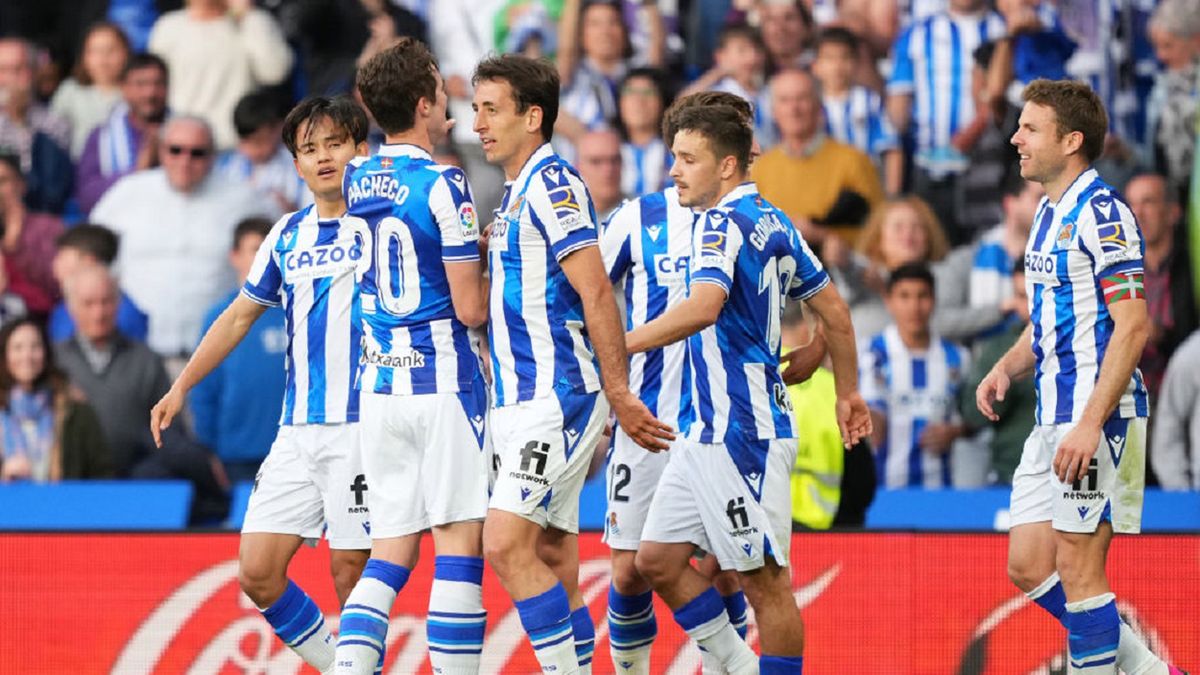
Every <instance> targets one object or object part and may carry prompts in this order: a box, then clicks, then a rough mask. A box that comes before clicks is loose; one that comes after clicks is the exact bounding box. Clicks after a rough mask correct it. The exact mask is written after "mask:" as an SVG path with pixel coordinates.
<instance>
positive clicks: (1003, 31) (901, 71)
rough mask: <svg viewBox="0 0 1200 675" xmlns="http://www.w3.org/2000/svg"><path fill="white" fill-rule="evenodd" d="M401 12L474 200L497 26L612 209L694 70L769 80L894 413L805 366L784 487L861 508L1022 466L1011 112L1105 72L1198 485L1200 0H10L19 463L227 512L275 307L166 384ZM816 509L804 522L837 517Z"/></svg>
mask: <svg viewBox="0 0 1200 675" xmlns="http://www.w3.org/2000/svg"><path fill="white" fill-rule="evenodd" d="M404 35H411V36H415V37H418V38H420V39H423V40H426V41H427V42H428V43H429V44H430V45H431V47H432V49H433V51H434V52H435V54H436V55H437V57H438V59H439V62H440V68H441V71H442V73H443V75H444V77H445V87H446V91H447V94H448V96H449V109H450V114H451V116H453V117H455V118H456V119H457V121H458V122H457V125H456V126H455V127H454V129H453V132H452V134H451V138H450V139H449V140H448V142H447V143H446V144H445V145H444V146H442V147H439V148H438V149H437V153H436V155H437V157H438V160H439V161H442V162H445V163H453V164H457V165H459V166H461V167H463V168H464V170H465V171H466V173H467V175H468V177H469V179H470V181H471V183H472V187H473V192H474V195H475V197H476V199H477V204H476V206H477V209H478V211H479V212H480V213H484V214H487V213H490V212H492V211H493V210H494V209H495V208H496V206H497V205H498V204H499V201H500V198H501V195H502V193H503V190H504V177H503V174H502V172H501V171H500V169H498V168H497V167H495V166H491V165H489V164H487V163H486V161H485V160H484V154H483V151H482V148H481V145H480V142H479V139H478V138H477V137H476V135H475V134H474V133H473V132H472V129H471V126H472V124H471V121H472V117H473V114H472V111H471V105H470V102H471V96H472V86H471V74H472V71H473V69H474V66H475V64H476V63H477V62H478V61H479V60H480V59H482V58H483V57H484V56H486V55H488V54H490V53H494V52H506V51H507V52H520V53H524V54H528V55H534V56H543V57H546V58H550V59H553V60H554V62H555V63H556V64H557V68H558V72H559V76H560V78H561V81H562V98H561V109H560V113H559V116H558V121H557V124H556V126H555V137H554V145H555V148H556V149H557V150H558V151H559V152H560V153H561V154H562V155H563V156H565V157H567V158H568V159H569V160H570V161H572V162H573V163H574V164H575V165H576V166H577V167H578V169H579V171H580V173H581V175H582V176H583V178H584V180H585V182H586V183H587V185H588V187H589V190H590V192H591V195H592V197H593V199H594V201H595V205H596V210H597V213H598V215H599V216H600V218H601V219H604V218H606V217H607V215H608V214H609V213H611V212H612V211H613V210H614V209H615V208H616V207H617V206H619V205H620V204H621V202H622V201H623V200H624V199H628V198H631V197H636V196H639V195H643V194H648V193H650V192H654V191H657V190H661V189H663V188H665V187H668V186H670V184H671V180H670V177H669V175H668V171H669V169H670V166H671V163H672V156H671V153H670V151H669V148H668V146H667V144H666V143H664V141H663V139H662V138H661V137H660V131H659V129H660V125H661V117H662V114H663V111H664V109H665V108H666V106H667V105H668V104H669V103H670V101H671V100H672V99H673V98H674V97H675V96H677V95H679V94H681V93H686V92H691V91H700V90H705V89H711V90H721V91H727V92H733V93H736V94H738V95H741V96H743V97H745V98H746V99H747V100H749V101H751V102H752V103H753V104H754V110H755V118H754V126H755V133H756V146H757V147H756V153H757V155H756V160H755V162H754V165H753V167H752V173H751V175H752V177H753V179H754V180H755V181H756V182H757V183H758V185H759V187H760V190H761V192H762V194H763V196H764V197H765V198H766V199H768V200H770V201H771V202H772V203H774V204H776V205H777V206H779V207H780V208H781V209H782V210H783V211H784V212H785V213H786V214H787V215H788V217H789V218H790V219H791V221H792V223H793V224H794V225H795V226H796V227H797V228H798V229H799V230H800V232H801V233H802V234H803V235H804V237H805V240H806V241H807V243H808V244H809V246H810V247H812V248H813V250H814V251H815V252H817V254H818V255H819V256H820V257H821V259H822V260H823V262H824V264H825V265H826V267H828V268H829V269H830V270H831V272H832V274H833V277H834V279H835V281H836V283H837V284H838V287H839V289H840V290H841V292H842V294H843V295H844V296H845V297H846V298H847V300H848V302H849V303H850V306H851V309H852V315H853V320H854V325H855V329H856V332H857V339H858V345H859V348H860V352H861V354H862V357H861V359H860V365H861V386H862V390H863V392H864V393H869V396H868V398H869V399H870V404H871V406H872V408H873V411H874V413H875V415H876V417H877V419H876V425H875V429H876V433H875V437H874V438H873V439H872V443H871V447H870V448H869V449H868V448H866V447H863V448H861V449H856V451H855V452H857V453H858V454H857V455H854V452H852V453H851V454H850V455H846V456H843V455H842V450H841V448H840V445H839V443H838V441H837V434H836V426H833V427H831V426H830V425H829V424H828V421H825V422H823V421H822V420H823V419H824V416H822V415H819V414H815V413H814V411H816V410H824V408H823V407H822V406H826V407H828V408H829V410H832V401H833V390H832V384H831V379H830V377H829V374H828V372H827V371H824V370H818V371H817V375H816V376H814V379H813V380H812V381H810V382H808V383H805V384H804V385H797V387H795V388H793V392H792V395H793V398H794V400H795V401H796V402H797V405H796V410H797V414H798V416H799V418H800V435H801V443H802V446H804V448H806V450H805V451H803V452H801V453H800V459H799V460H798V464H797V467H796V473H795V479H796V482H795V485H796V486H797V489H798V490H801V489H803V490H804V491H806V492H813V493H814V494H815V493H819V492H820V491H821V490H825V491H826V493H825V494H824V497H823V498H824V499H826V500H827V501H830V502H832V503H834V504H836V503H837V502H838V500H839V494H838V488H839V486H838V485H837V484H836V483H837V480H839V479H838V478H837V477H838V476H841V480H842V481H843V483H844V484H845V485H846V486H849V485H851V483H852V484H853V486H854V487H852V488H851V487H846V488H845V490H844V491H843V492H844V494H841V495H840V499H841V500H842V502H843V504H844V506H845V507H846V508H844V509H843V510H844V511H854V512H858V513H861V509H862V508H865V506H864V504H863V500H862V499H861V496H862V492H863V491H868V492H869V490H871V489H873V488H872V487H871V486H872V485H874V484H876V483H877V484H878V485H879V486H880V487H885V488H895V487H924V488H940V487H979V486H985V485H1004V484H1007V483H1008V482H1010V480H1011V476H1012V473H1013V470H1014V468H1015V466H1016V464H1017V461H1018V458H1019V456H1020V453H1021V446H1022V444H1023V442H1024V439H1025V437H1026V436H1027V434H1028V431H1029V429H1030V428H1031V427H1032V425H1033V414H1032V411H1033V407H1034V405H1035V400H1034V393H1033V389H1032V385H1031V384H1030V383H1029V382H1023V383H1020V384H1018V385H1017V386H1016V387H1015V388H1014V389H1013V391H1011V392H1010V394H1009V395H1008V397H1007V398H1006V399H1005V400H1004V401H1003V402H1002V403H1001V404H999V405H998V407H997V410H998V412H999V414H1000V421H998V422H995V423H992V422H989V421H987V420H985V419H984V418H983V417H982V416H981V415H979V413H978V411H976V410H975V409H974V395H973V392H974V388H975V386H976V385H977V384H978V382H979V381H980V379H981V378H982V377H983V376H984V374H986V372H987V371H988V369H989V368H990V367H991V365H992V364H993V363H994V362H995V361H996V360H997V359H998V358H999V356H1000V355H1001V354H1002V353H1003V352H1004V350H1005V349H1006V348H1007V347H1008V346H1009V345H1011V344H1012V342H1013V341H1014V339H1015V338H1016V336H1017V335H1019V334H1020V332H1021V329H1022V328H1023V327H1024V325H1025V324H1026V323H1027V322H1028V321H1029V311H1028V307H1027V303H1026V296H1025V286H1024V279H1023V277H1024V274H1023V251H1024V248H1025V244H1026V238H1027V237H1028V235H1029V231H1030V229H1031V226H1032V225H1033V220H1034V218H1035V216H1036V214H1037V212H1038V204H1039V202H1040V200H1041V199H1042V197H1043V193H1042V191H1041V188H1040V187H1039V186H1037V185H1035V184H1031V183H1027V182H1026V181H1024V180H1022V179H1021V178H1020V175H1019V171H1018V169H1017V164H1016V160H1017V156H1016V153H1015V150H1014V149H1013V148H1012V146H1011V145H1010V144H1009V143H1008V139H1009V137H1010V136H1011V135H1012V133H1013V132H1014V131H1015V129H1016V125H1017V118H1018V115H1019V113H1020V106H1021V90H1022V87H1023V85H1024V84H1026V83H1028V82H1030V81H1032V80H1034V79H1037V78H1043V77H1045V78H1075V79H1079V80H1083V81H1086V82H1088V83H1089V84H1090V85H1091V86H1092V87H1093V89H1095V90H1096V91H1097V92H1098V93H1099V94H1100V96H1101V97H1102V99H1103V100H1104V102H1105V104H1106V107H1107V110H1108V113H1109V135H1108V138H1107V140H1106V142H1105V152H1104V155H1103V157H1102V158H1101V159H1100V160H1099V161H1098V162H1097V164H1096V168H1097V169H1098V170H1099V172H1100V174H1101V176H1102V177H1104V179H1105V180H1107V181H1108V182H1110V183H1111V184H1112V185H1113V186H1114V187H1116V188H1117V190H1118V191H1119V192H1120V193H1121V194H1123V195H1124V197H1125V198H1126V200H1127V201H1128V203H1129V204H1130V206H1131V208H1132V210H1133V212H1134V214H1135V215H1136V217H1137V219H1138V222H1139V224H1140V227H1141V230H1142V236H1143V238H1144V241H1145V285H1146V295H1147V301H1148V303H1149V308H1150V313H1151V316H1152V317H1153V320H1154V325H1155V333H1154V335H1153V337H1152V339H1151V341H1150V343H1149V344H1148V346H1147V348H1146V351H1145V354H1144V357H1143V359H1142V362H1141V371H1142V374H1143V376H1144V377H1145V381H1146V383H1147V386H1148V388H1149V391H1150V393H1151V396H1152V401H1153V405H1154V413H1153V414H1152V416H1151V426H1152V432H1151V442H1150V444H1149V459H1148V462H1147V463H1148V467H1147V468H1148V470H1147V478H1148V481H1149V482H1150V483H1151V484H1159V485H1161V486H1162V487H1164V488H1167V489H1200V422H1198V421H1197V420H1200V415H1198V414H1195V413H1197V412H1200V369H1197V368H1195V367H1194V366H1191V364H1192V363H1194V362H1195V360H1196V359H1197V358H1198V357H1200V335H1196V334H1195V331H1196V330H1197V328H1198V327H1200V316H1198V309H1197V305H1196V293H1195V288H1196V283H1195V280H1194V276H1195V273H1194V272H1193V270H1194V269H1197V268H1198V267H1200V265H1196V263H1195V261H1193V262H1191V263H1190V264H1189V255H1190V252H1191V251H1192V250H1194V249H1196V244H1197V242H1195V241H1194V237H1195V234H1196V233H1193V232H1189V228H1188V221H1187V218H1186V216H1187V213H1188V206H1189V187H1190V185H1191V184H1192V179H1193V178H1192V177H1193V169H1194V164H1195V161H1196V152H1195V149H1196V136H1197V134H1196V130H1197V114H1196V112H1197V108H1198V106H1200V79H1198V78H1200V71H1198V68H1197V64H1198V60H1200V0H1099V1H1096V0H994V1H993V0H303V1H301V0H294V1H292V0H258V1H257V2H256V1H255V0H36V1H34V0H14V1H13V2H5V3H3V4H2V6H0V36H2V37H0V224H2V227H3V231H2V235H0V251H2V253H3V255H2V257H0V319H3V320H4V322H5V323H4V327H3V329H2V330H0V349H2V350H3V352H4V353H3V358H2V359H0V442H2V448H0V457H2V458H3V463H2V465H0V467H2V471H0V477H2V479H3V480H21V479H28V480H35V481H53V480H58V479H68V478H101V477H155V476H174V477H182V478H186V479H187V480H191V481H193V483H195V485H196V486H197V489H198V491H199V492H198V494H200V495H201V496H202V497H204V498H207V499H208V500H209V502H208V506H207V507H205V508H207V509H208V510H207V511H205V510H204V509H201V511H202V513H203V514H205V515H210V516H213V517H219V512H220V507H219V502H220V498H221V496H222V495H223V494H224V493H225V491H227V490H228V488H229V485H230V482H231V481H239V480H249V479H253V477H254V474H255V470H256V468H257V465H258V463H259V462H260V461H261V459H262V458H263V457H264V456H265V454H266V452H267V449H268V448H269V446H270V443H271V441H272V439H273V437H274V432H275V426H276V422H277V419H278V408H279V400H280V399H279V396H277V395H274V394H272V393H271V392H274V391H277V390H278V391H279V392H282V387H283V376H284V372H283V369H282V368H281V366H282V365H283V357H282V354H283V351H284V348H285V346H286V340H287V337H286V333H285V331H284V317H283V315H282V313H281V312H280V311H279V310H272V312H274V313H275V314H276V315H271V316H270V317H269V320H264V321H260V322H259V323H258V324H256V326H255V328H254V333H253V335H252V337H251V339H249V340H247V341H246V342H245V343H243V344H242V346H241V347H239V350H240V351H239V352H238V353H235V354H234V356H233V357H231V359H230V360H229V361H227V362H226V363H225V364H224V365H223V366H222V368H221V369H219V370H218V371H217V372H216V373H214V375H213V376H212V377H210V378H209V380H208V381H206V382H205V383H204V385H203V386H201V387H198V388H197V389H196V391H195V393H194V395H193V399H192V401H191V404H192V409H191V411H190V419H189V420H188V423H187V424H186V425H178V428H175V429H172V430H171V433H170V435H169V437H168V439H167V442H166V444H165V447H164V449H162V450H157V449H155V448H154V447H153V446H152V443H151V442H150V439H149V433H148V429H147V419H148V412H149V410H150V407H151V406H152V404H153V403H154V402H155V401H156V400H157V399H158V398H159V396H161V395H162V393H163V392H165V391H166V389H167V387H168V386H169V384H170V378H171V377H172V375H173V374H174V373H176V372H178V369H179V368H180V367H181V366H182V363H183V362H184V361H185V360H186V357H187V356H188V355H189V353H190V352H191V350H192V349H193V348H194V347H195V346H196V344H197V342H198V340H199V338H200V336H201V334H202V331H203V330H204V329H205V327H206V326H207V325H209V324H210V323H211V322H212V321H213V319H214V317H215V313H216V312H219V311H220V309H221V308H222V307H223V306H225V305H226V304H227V303H228V302H229V301H230V299H231V298H232V297H233V294H234V293H235V292H236V289H237V288H238V285H237V284H238V282H239V280H240V279H244V278H245V275H246V273H247V269H248V266H249V264H250V261H251V260H252V259H253V255H254V251H255V249H256V248H257V246H258V244H259V243H260V242H261V241H262V240H263V238H264V237H265V234H266V232H267V231H268V230H269V228H270V226H271V224H272V223H274V221H275V219H276V218H277V217H278V216H279V215H280V214H282V213H285V212H288V211H291V210H294V209H296V208H298V207H300V206H304V205H306V204H308V203H310V202H311V200H312V196H311V195H310V194H309V193H308V191H307V189H306V188H305V186H304V184H303V183H302V182H301V181H300V180H299V179H298V177H297V175H296V172H295V170H294V168H293V165H292V157H291V156H290V154H289V153H288V151H287V149H286V148H285V147H284V146H283V144H282V143H281V140H280V128H281V126H282V119H283V116H284V115H285V114H286V112H287V110H288V109H289V107H290V106H291V105H292V104H293V103H294V102H295V101H297V100H299V99H300V98H302V97H303V96H306V95H316V94H320V95H333V94H353V93H354V78H355V70H356V68H357V66H358V65H359V64H361V63H363V62H364V61H365V60H366V59H368V58H370V56H371V55H373V54H375V53H377V52H378V51H379V50H381V49H384V48H386V47H388V46H389V45H390V44H391V43H392V42H393V41H395V40H396V39H397V38H398V37H400V36H404ZM372 139H373V142H374V143H375V144H377V143H378V142H379V141H381V140H382V134H381V132H379V131H378V130H375V131H374V132H373V134H372ZM1191 197H1192V198H1197V197H1200V195H1192V196H1191ZM1192 208H1197V207H1196V206H1192ZM785 327H786V328H787V332H786V333H787V340H785V344H789V345H792V346H796V345H798V344H803V343H804V342H807V341H808V340H809V339H820V330H819V327H814V326H813V325H810V323H809V322H808V320H807V319H805V318H804V317H803V316H801V315H799V314H791V313H789V315H788V316H787V317H785ZM814 336H815V337H814ZM1190 366H1191V367H1190ZM280 396H281V393H280ZM829 417H831V415H829ZM97 430H99V431H100V432H99V433H98V432H97ZM863 457H873V459H874V461H873V462H867V463H865V464H864V463H863V461H862V458H863ZM852 466H853V467H856V468H854V469H853V470H852V469H851V467H852ZM852 472H853V473H854V474H855V475H854V476H853V477H852V476H851V475H850V474H851V473H852ZM829 475H833V476H834V477H835V478H833V479H828V478H827V477H828V476H829ZM822 477H826V478H822ZM822 480H824V481H825V482H824V483H823V482H822ZM830 480H832V481H833V482H832V483H831V482H830ZM867 500H868V501H869V496H868V497H867ZM803 510H804V509H800V510H798V511H797V515H796V517H797V519H798V520H799V521H801V522H803V523H804V524H806V525H809V526H812V527H827V526H828V525H829V523H830V522H833V521H832V517H833V515H832V514H831V513H822V512H821V509H819V508H818V509H816V510H815V511H813V510H812V509H810V510H809V511H808V512H806V513H803V514H802V513H801V512H800V511H803ZM814 514H815V515H814ZM851 519H853V517H851ZM839 522H848V521H846V520H845V517H844V514H843V518H842V520H841V521H839Z"/></svg>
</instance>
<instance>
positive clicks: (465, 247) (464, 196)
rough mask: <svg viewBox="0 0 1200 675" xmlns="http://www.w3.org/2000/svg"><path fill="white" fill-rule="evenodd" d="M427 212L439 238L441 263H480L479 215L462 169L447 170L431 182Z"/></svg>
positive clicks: (452, 168) (451, 168)
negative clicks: (478, 261)
mask: <svg viewBox="0 0 1200 675" xmlns="http://www.w3.org/2000/svg"><path fill="white" fill-rule="evenodd" d="M429 210H430V212H431V213H432V214H433V220H434V222H435V223H437V228H438V231H439V232H440V233H441V237H442V262H471V261H475V260H479V215H478V214H477V213H476V212H475V202H474V201H473V200H472V199H471V186H470V185H469V184H468V183H467V176H466V174H464V173H463V171H462V169H459V168H457V167H450V168H448V169H446V170H444V171H442V175H441V176H440V177H439V178H438V179H437V180H435V181H434V182H433V186H432V187H431V188H430V191H429Z"/></svg>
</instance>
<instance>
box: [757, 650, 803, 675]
mask: <svg viewBox="0 0 1200 675" xmlns="http://www.w3.org/2000/svg"><path fill="white" fill-rule="evenodd" d="M758 672H759V675H800V673H803V672H804V657H803V656H768V655H766V654H763V655H762V657H761V658H759V659H758Z"/></svg>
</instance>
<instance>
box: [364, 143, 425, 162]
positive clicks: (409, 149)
mask: <svg viewBox="0 0 1200 675" xmlns="http://www.w3.org/2000/svg"><path fill="white" fill-rule="evenodd" d="M375 154H377V155H379V156H381V157H413V158H416V159H429V160H432V159H433V158H432V157H430V155H429V153H428V152H426V150H425V148H422V147H420V146H418V145H413V144H412V143H392V144H388V143H384V144H383V145H381V146H379V152H377V153H375Z"/></svg>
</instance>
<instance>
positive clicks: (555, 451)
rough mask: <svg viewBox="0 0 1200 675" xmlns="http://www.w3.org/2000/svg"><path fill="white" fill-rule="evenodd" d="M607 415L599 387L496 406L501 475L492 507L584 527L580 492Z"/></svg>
mask: <svg viewBox="0 0 1200 675" xmlns="http://www.w3.org/2000/svg"><path fill="white" fill-rule="evenodd" d="M607 420H608V400H607V399H605V398H604V396H603V395H602V394H600V393H599V392H594V393H590V394H589V393H578V394H576V393H566V394H561V395H558V396H547V397H544V398H538V399H534V400H532V401H522V402H520V403H516V404H513V405H507V406H504V407H502V408H493V409H492V414H491V417H490V419H489V421H488V422H489V425H490V427H491V430H492V445H493V447H494V448H495V453H496V462H497V467H498V468H497V474H496V481H495V485H494V486H493V488H492V500H491V504H490V505H489V507H490V508H493V509H498V510H500V511H508V512H509V513H515V514H516V515H518V516H521V517H522V518H525V519H527V520H530V521H532V522H534V523H537V524H538V525H539V526H541V527H543V528H545V527H553V528H555V529H557V530H562V531H563V532H569V533H572V534H574V533H576V532H578V531H579V493H580V491H581V490H582V489H583V481H584V479H585V478H587V470H588V465H589V464H591V461H592V453H593V451H595V449H596V444H597V443H598V442H599V441H600V435H601V434H602V433H603V432H604V424H605V422H606V421H607Z"/></svg>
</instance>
